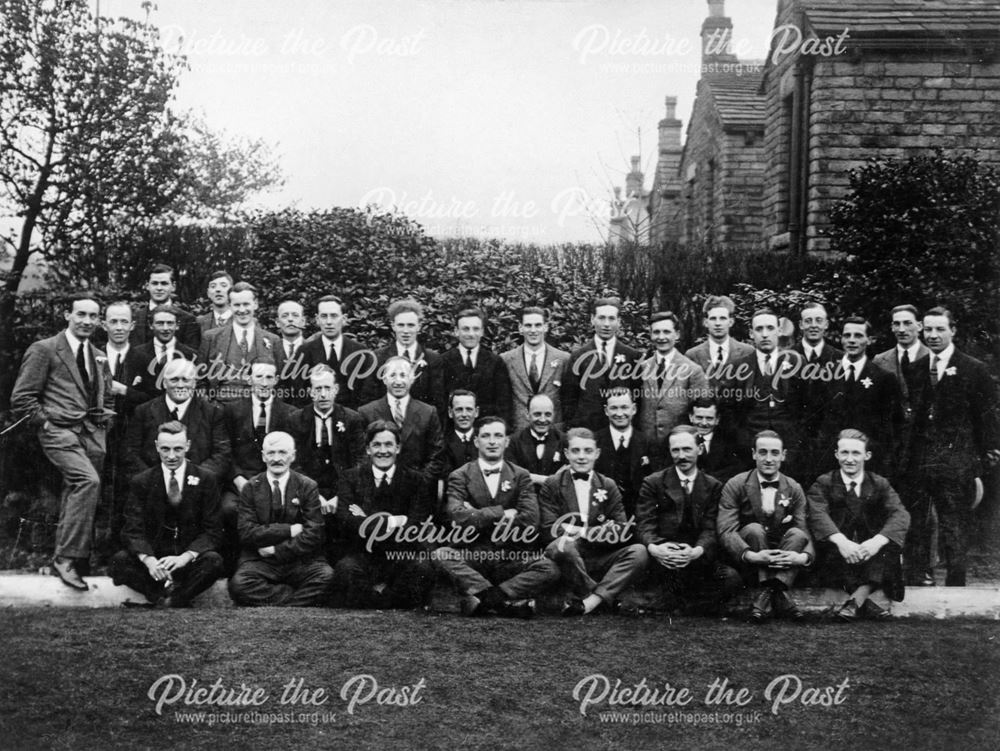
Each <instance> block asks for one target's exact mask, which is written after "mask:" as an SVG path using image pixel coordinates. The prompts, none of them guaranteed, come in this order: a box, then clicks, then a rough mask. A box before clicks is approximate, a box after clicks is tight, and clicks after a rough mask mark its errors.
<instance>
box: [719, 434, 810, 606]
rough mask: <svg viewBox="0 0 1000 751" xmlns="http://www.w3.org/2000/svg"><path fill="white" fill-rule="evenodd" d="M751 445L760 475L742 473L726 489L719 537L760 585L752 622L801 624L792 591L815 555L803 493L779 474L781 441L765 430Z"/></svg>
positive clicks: (755, 472) (744, 572) (749, 575)
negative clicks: (776, 619)
mask: <svg viewBox="0 0 1000 751" xmlns="http://www.w3.org/2000/svg"><path fill="white" fill-rule="evenodd" d="M753 445H754V449H753V458H754V462H755V463H756V465H757V466H756V469H753V470H750V471H749V472H741V473H740V474H738V475H736V476H735V477H733V478H732V479H731V480H729V482H727V483H726V484H725V485H724V486H723V488H722V497H721V499H720V501H719V514H718V517H717V520H716V531H717V533H718V535H719V542H720V544H721V545H722V547H723V549H724V550H725V551H726V553H727V555H728V556H729V558H730V560H731V561H732V562H733V564H734V565H735V566H737V567H739V569H740V570H741V571H742V572H743V574H744V576H745V577H748V578H753V579H756V580H757V583H758V586H759V591H758V593H757V596H756V597H755V598H754V601H753V606H752V608H751V611H750V622H751V623H757V624H759V623H763V622H764V621H765V620H767V619H768V618H770V617H771V615H772V613H773V614H774V615H777V616H778V617H780V618H787V619H789V620H793V621H799V620H802V618H803V617H804V615H803V613H802V611H801V610H799V608H798V606H797V605H796V604H795V601H794V600H793V599H792V598H791V596H790V595H789V594H788V589H789V587H791V586H792V582H793V581H794V580H795V576H796V574H797V573H798V571H799V569H800V568H801V567H803V566H808V565H809V564H810V563H811V562H812V560H813V555H814V552H813V546H812V540H811V538H810V537H809V531H808V529H807V527H806V497H805V493H803V492H802V486H800V485H799V484H798V483H797V482H795V480H793V479H792V478H791V477H788V476H787V475H785V474H783V473H782V472H781V471H780V470H781V464H782V462H783V461H784V459H785V449H784V445H783V444H782V441H781V436H779V435H778V434H777V433H775V432H774V431H773V430H762V431H761V432H759V433H758V434H757V435H756V436H755V437H754V442H753Z"/></svg>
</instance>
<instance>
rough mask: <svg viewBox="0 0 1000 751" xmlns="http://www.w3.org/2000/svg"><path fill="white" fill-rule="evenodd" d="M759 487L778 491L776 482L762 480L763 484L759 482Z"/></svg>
mask: <svg viewBox="0 0 1000 751" xmlns="http://www.w3.org/2000/svg"><path fill="white" fill-rule="evenodd" d="M760 487H761V488H762V489H763V488H774V489H775V490H777V489H778V481H777V480H764V481H763V482H761V484H760Z"/></svg>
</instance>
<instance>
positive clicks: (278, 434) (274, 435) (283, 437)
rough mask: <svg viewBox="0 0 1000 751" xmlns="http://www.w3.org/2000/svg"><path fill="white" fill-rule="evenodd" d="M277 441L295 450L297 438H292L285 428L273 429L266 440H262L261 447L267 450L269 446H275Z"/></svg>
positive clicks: (265, 437)
mask: <svg viewBox="0 0 1000 751" xmlns="http://www.w3.org/2000/svg"><path fill="white" fill-rule="evenodd" d="M276 443H282V444H285V445H287V446H288V447H289V448H291V450H292V452H293V453H294V451H295V439H294V438H292V437H291V436H290V435H289V434H288V433H286V432H284V431H283V430H272V431H271V432H270V433H268V434H267V435H266V436H264V440H263V441H261V446H260V447H261V449H263V450H265V451H266V450H267V447H268V446H273V445H274V444H276Z"/></svg>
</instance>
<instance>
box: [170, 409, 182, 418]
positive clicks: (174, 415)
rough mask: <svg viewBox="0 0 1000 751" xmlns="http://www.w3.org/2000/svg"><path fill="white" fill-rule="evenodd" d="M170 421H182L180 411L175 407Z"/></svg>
mask: <svg viewBox="0 0 1000 751" xmlns="http://www.w3.org/2000/svg"><path fill="white" fill-rule="evenodd" d="M170 419H171V420H180V419H181V418H180V410H179V409H177V408H176V407H174V408H173V409H172V410H170Z"/></svg>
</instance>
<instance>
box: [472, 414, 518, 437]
mask: <svg viewBox="0 0 1000 751" xmlns="http://www.w3.org/2000/svg"><path fill="white" fill-rule="evenodd" d="M494 422H499V423H501V424H502V425H503V432H504V433H506V434H508V435H510V427H509V426H508V425H507V421H506V420H505V419H503V418H502V417H499V416H498V415H486V417H480V418H479V419H478V420H476V421H475V422H474V423H473V425H472V428H473V430H474V431H475V434H476V435H479V431H480V430H482V429H483V426H484V425H490V424H492V423H494Z"/></svg>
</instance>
